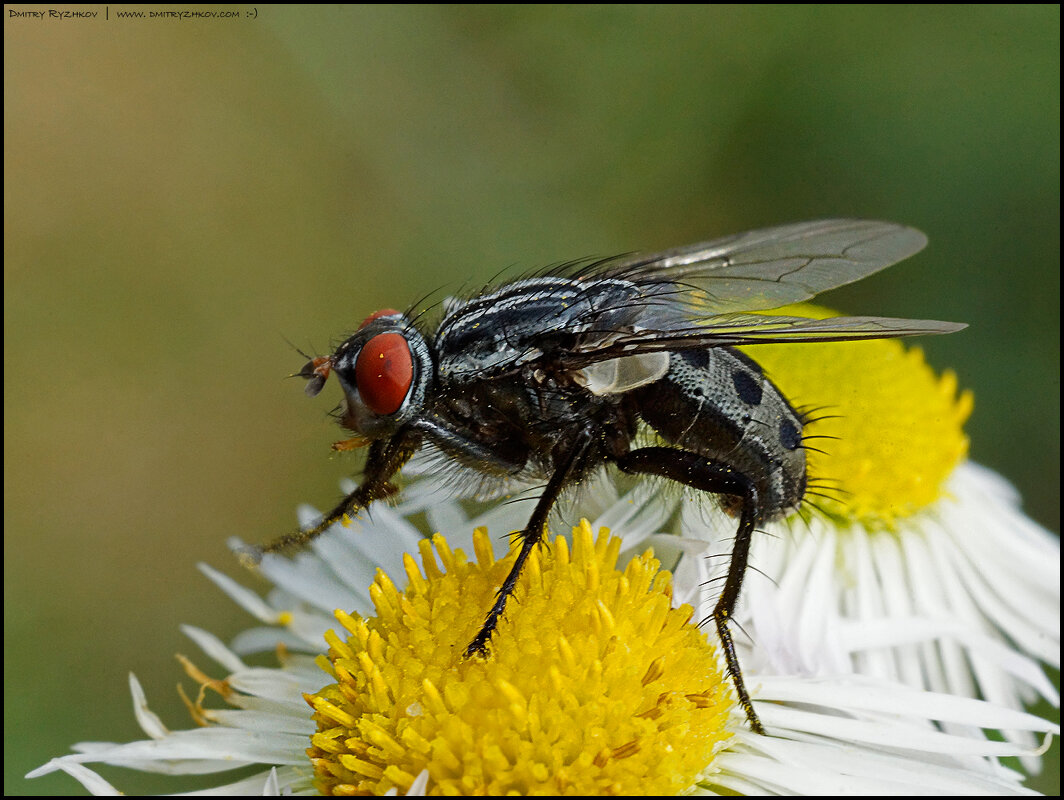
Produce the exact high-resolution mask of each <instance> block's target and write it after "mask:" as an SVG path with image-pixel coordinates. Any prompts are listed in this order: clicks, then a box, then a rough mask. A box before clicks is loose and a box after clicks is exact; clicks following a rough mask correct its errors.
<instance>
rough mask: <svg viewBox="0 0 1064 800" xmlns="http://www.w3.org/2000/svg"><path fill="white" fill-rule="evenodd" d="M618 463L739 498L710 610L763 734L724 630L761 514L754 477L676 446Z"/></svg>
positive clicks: (752, 719)
mask: <svg viewBox="0 0 1064 800" xmlns="http://www.w3.org/2000/svg"><path fill="white" fill-rule="evenodd" d="M616 463H617V466H618V467H619V468H620V469H621V470H622V471H623V472H627V473H630V474H634V475H658V476H661V477H663V478H668V479H669V480H673V481H677V482H678V483H683V484H686V485H687V486H691V487H692V488H695V489H700V490H701V491H704V492H712V493H713V494H726V495H729V496H732V497H736V498H738V500H739V503H740V509H739V529H738V531H736V534H735V545H734V546H733V547H732V555H731V563H730V564H729V565H728V576H727V579H726V580H725V582H724V590H723V591H722V592H721V593H720V598H719V599H718V600H717V605H716V607H715V608H714V609H713V622H714V624H715V625H716V628H717V636H718V637H719V638H720V644H721V647H722V648H723V650H724V661H725V663H726V665H727V668H728V674H729V676H730V677H731V679H732V684H733V685H734V686H735V693H736V694H737V695H738V696H739V704H740V705H741V706H742V707H743V711H745V712H746V719H747V720H748V721H749V723H750V728H751V729H752V730H753V731H754V732H755V733H761V734H763V733H764V732H765V729H764V727H763V726H762V725H761V720H759V719H758V717H757V712H755V711H754V705H753V702H751V700H750V694H749V693H748V692H747V691H746V684H745V683H744V682H743V673H742V670H741V669H740V668H739V658H738V656H736V654H735V644H734V643H733V641H732V636H731V631H730V630H729V629H728V622H729V621H730V620H731V618H732V614H733V613H734V612H735V605H736V603H738V601H739V593H740V591H741V590H742V586H743V576H744V574H745V573H746V562H747V557H748V556H749V554H750V540H751V539H752V538H753V533H754V525H755V524H756V522H757V520H758V518H759V517H760V508H759V499H758V493H757V488H756V487H755V486H754V483H753V481H751V480H750V479H749V478H748V477H747V476H746V475H744V474H742V473H741V472H738V471H736V470H735V469H734V468H733V467H731V466H729V465H727V464H724V463H722V462H719V461H712V460H710V459H708V458H706V457H705V456H701V455H698V454H697V453H692V452H690V451H688V450H680V449H677V448H671V447H644V448H641V449H639V450H632V451H631V452H629V453H626V454H625V455H623V456H620V457H618V458H617V459H616Z"/></svg>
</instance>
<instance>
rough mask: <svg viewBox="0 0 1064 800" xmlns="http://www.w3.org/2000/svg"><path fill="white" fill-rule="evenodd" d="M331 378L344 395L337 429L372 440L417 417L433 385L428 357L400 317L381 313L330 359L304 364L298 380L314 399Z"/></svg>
mask: <svg viewBox="0 0 1064 800" xmlns="http://www.w3.org/2000/svg"><path fill="white" fill-rule="evenodd" d="M332 373H335V374H336V379H337V380H338V381H339V382H340V388H341V389H342V390H343V393H344V397H343V401H342V402H341V405H340V414H339V421H340V424H341V425H342V426H343V427H344V428H346V429H347V430H349V431H351V432H352V433H354V434H356V436H357V437H359V438H361V439H363V440H365V441H372V440H374V439H381V438H385V437H388V436H391V435H392V434H394V433H395V432H396V431H397V430H398V429H399V428H400V427H402V426H403V425H405V424H406V423H407V422H409V421H410V420H412V419H414V418H415V417H417V416H418V415H419V414H420V413H421V410H422V409H423V408H424V406H425V398H426V396H427V394H428V390H429V387H430V385H431V383H432V376H433V362H432V352H431V350H430V348H429V345H428V342H426V341H425V338H424V337H423V336H422V335H421V333H420V332H419V331H418V330H417V329H416V328H415V327H414V326H413V325H412V324H411V323H410V321H409V320H408V319H407V318H406V317H405V316H404V315H403V314H402V313H401V312H399V311H396V310H394V309H390V308H389V309H384V310H383V311H378V312H376V313H375V314H371V315H370V316H368V317H367V318H366V319H365V321H364V322H363V323H362V325H361V326H360V327H359V329H358V331H357V332H356V333H355V334H354V335H352V336H351V337H350V338H348V339H347V340H346V341H345V342H343V344H341V345H340V346H339V347H338V348H336V352H335V353H333V354H332V355H331V356H327V357H323V358H314V359H311V360H310V361H308V362H307V364H306V365H305V366H304V367H303V369H302V370H300V372H299V375H300V376H301V377H303V378H306V379H307V381H308V382H307V386H306V393H307V394H308V395H310V396H311V397H313V396H315V395H317V394H318V393H319V392H320V391H321V390H322V387H324V386H325V382H326V380H328V378H329V375H330V374H332Z"/></svg>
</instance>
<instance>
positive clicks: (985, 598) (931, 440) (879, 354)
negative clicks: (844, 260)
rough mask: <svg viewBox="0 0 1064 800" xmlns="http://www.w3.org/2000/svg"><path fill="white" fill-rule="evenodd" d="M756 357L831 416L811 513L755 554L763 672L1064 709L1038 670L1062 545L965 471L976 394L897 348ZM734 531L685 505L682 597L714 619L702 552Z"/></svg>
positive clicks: (1012, 498)
mask: <svg viewBox="0 0 1064 800" xmlns="http://www.w3.org/2000/svg"><path fill="white" fill-rule="evenodd" d="M801 310H802V313H803V315H805V316H827V312H825V311H823V310H822V309H817V308H815V307H811V306H803V307H801ZM747 349H748V351H749V353H750V355H751V356H753V357H756V358H757V360H758V363H760V364H761V365H762V366H763V367H764V368H765V371H766V373H767V374H768V375H769V376H770V377H771V378H772V379H773V380H774V381H775V382H776V383H777V384H778V385H779V386H780V387H781V388H782V389H783V391H784V394H785V395H786V396H787V397H789V398H790V399H791V400H792V402H794V403H796V404H797V405H799V406H800V407H806V408H812V409H819V410H813V411H810V412H808V413H809V415H810V416H811V418H812V422H811V423H810V424H809V425H807V427H806V430H805V438H804V441H803V443H804V444H805V445H806V446H807V447H808V448H809V449H808V470H809V475H810V476H811V477H810V485H811V487H812V488H811V489H810V495H811V496H810V497H809V500H810V501H811V502H810V503H809V504H808V506H807V507H806V508H805V509H803V510H802V512H801V513H800V514H798V515H794V516H792V517H791V518H789V519H786V520H783V521H780V522H776V523H772V524H769V525H766V526H764V529H763V533H764V535H758V536H755V539H754V542H753V546H752V548H751V556H750V564H751V565H752V567H754V569H752V570H750V571H749V573H748V575H747V580H746V583H745V585H744V591H743V598H742V600H741V603H742V609H741V611H740V612H739V613H738V614H737V616H736V619H737V620H738V621H739V623H740V625H741V627H742V628H743V629H744V630H745V631H747V633H748V634H749V635H750V636H751V637H752V638H753V639H754V640H757V641H759V642H761V643H763V644H764V645H765V646H764V647H760V648H758V649H757V653H756V654H755V655H754V656H753V658H755V659H761V661H759V662H757V664H756V666H757V668H758V669H761V670H764V671H768V672H786V673H788V674H804V675H839V674H845V673H848V672H852V673H854V674H861V675H868V676H874V677H877V678H882V679H888V680H893V681H899V682H902V683H904V684H906V685H908V686H911V687H913V688H918V689H927V690H930V691H935V692H946V693H950V694H955V695H959V696H965V697H981V698H984V699H986V700H989V701H992V702H994V703H996V704H999V705H1002V706H1005V707H1008V708H1015V709H1021V708H1023V707H1024V705H1025V704H1026V703H1030V702H1031V701H1033V700H1034V699H1036V698H1037V697H1042V698H1045V699H1046V700H1048V701H1049V702H1050V703H1052V704H1054V705H1059V696H1058V693H1057V691H1056V690H1055V689H1054V687H1053V685H1052V683H1050V681H1049V680H1048V679H1047V678H1046V676H1045V674H1044V672H1043V670H1042V667H1041V666H1040V663H1039V662H1041V663H1042V664H1048V665H1050V666H1052V667H1054V668H1055V669H1059V668H1060V542H1059V539H1058V538H1057V537H1055V536H1053V535H1052V534H1050V533H1049V532H1048V531H1046V530H1044V529H1043V528H1041V527H1040V526H1038V525H1037V524H1035V523H1034V522H1033V521H1031V520H1030V519H1028V518H1027V517H1026V516H1024V515H1023V513H1022V512H1021V511H1020V504H1019V498H1018V496H1017V494H1016V492H1015V490H1013V488H1012V487H1011V486H1010V485H1009V484H1008V483H1006V482H1005V481H1004V480H1003V479H1002V478H1001V477H999V476H998V475H996V474H994V473H993V472H991V471H989V470H987V469H985V468H983V467H980V466H979V465H977V464H974V463H972V462H970V461H968V460H967V459H966V456H967V449H968V440H967V438H966V436H965V435H964V432H963V427H962V426H963V424H964V422H965V420H966V419H967V417H968V416H969V414H970V413H971V409H972V397H971V394H970V393H968V392H960V393H958V387H957V379H956V377H955V376H954V375H953V374H952V373H946V374H945V375H942V376H937V375H936V374H935V373H934V372H933V371H932V370H931V368H930V367H929V366H928V365H927V364H926V362H925V361H924V359H923V355H922V353H921V351H920V350H919V349H916V348H907V347H905V346H904V345H903V344H902V343H901V342H899V341H897V340H878V341H867V342H848V343H834V344H803V345H801V346H800V347H799V346H794V345H788V346H780V345H765V346H759V347H756V348H747ZM734 527H735V523H734V521H733V520H731V519H730V518H728V517H726V516H724V515H721V514H713V513H707V512H706V511H705V507H704V506H702V505H699V504H696V503H686V504H685V508H684V509H683V512H682V524H681V536H682V538H683V541H684V543H685V546H686V553H687V557H686V558H685V559H684V560H683V561H682V562H681V563H680V565H679V566H678V568H677V573H676V575H677V587H678V595H679V596H680V597H681V599H683V600H685V601H688V602H692V603H693V604H694V605H695V606H696V607H697V608H698V609H699V613H700V614H701V615H703V616H704V615H707V614H708V613H709V611H710V610H711V609H712V607H713V604H714V603H715V597H714V596H713V593H712V592H710V591H707V588H706V587H707V586H708V587H712V586H719V582H718V581H719V580H720V576H721V575H722V574H723V572H724V571H725V570H726V568H727V561H726V559H722V558H709V559H707V558H704V557H703V556H706V555H711V554H719V553H721V552H725V553H726V552H727V550H728V547H727V542H728V541H729V540H730V537H732V536H733V535H734ZM747 665H749V666H753V664H750V663H749V662H744V666H747ZM949 729H951V730H956V731H961V730H963V726H962V727H950V728H949ZM1005 734H1006V736H1008V737H1009V738H1010V739H1012V740H1014V741H1016V742H1017V743H1020V744H1023V745H1024V746H1027V747H1030V746H1033V744H1034V741H1035V739H1034V738H1033V737H1032V736H1031V735H1030V734H1029V733H1024V732H1020V731H1005ZM1029 766H1033V764H1029Z"/></svg>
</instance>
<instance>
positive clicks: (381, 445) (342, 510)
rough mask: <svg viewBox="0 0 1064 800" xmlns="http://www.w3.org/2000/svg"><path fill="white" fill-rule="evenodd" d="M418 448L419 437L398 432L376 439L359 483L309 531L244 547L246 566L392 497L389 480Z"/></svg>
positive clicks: (296, 544)
mask: <svg viewBox="0 0 1064 800" xmlns="http://www.w3.org/2000/svg"><path fill="white" fill-rule="evenodd" d="M420 445H421V440H420V437H419V436H417V435H412V434H410V433H408V432H405V431H401V432H400V433H398V434H396V435H395V436H393V437H392V438H391V439H378V440H377V441H375V442H373V443H371V444H370V446H369V456H368V457H367V459H366V468H365V470H364V472H363V479H362V484H361V485H360V486H359V487H358V488H356V489H355V490H354V491H353V492H351V494H349V495H347V497H345V498H344V499H343V500H341V501H340V502H339V503H337V505H336V507H335V508H333V510H332V511H330V512H329V513H327V514H326V515H325V516H323V517H322V518H321V521H320V522H319V523H318V524H317V525H315V526H314V527H313V528H309V529H307V530H300V531H296V532H295V533H289V534H287V535H285V536H280V537H278V538H276V539H274V540H273V541H272V542H269V543H267V544H264V545H260V546H255V545H252V546H250V547H247V548H245V549H244V550H243V551H242V552H241V553H240V556H241V558H242V559H243V560H244V562H245V563H247V564H248V565H250V566H254V565H256V564H258V563H259V562H260V561H262V557H263V555H265V554H266V553H276V552H279V551H282V550H287V549H288V548H290V547H299V546H302V545H304V544H306V543H307V542H309V541H311V540H312V539H315V538H317V537H318V536H320V535H321V534H323V533H324V532H325V531H327V530H328V529H329V528H331V527H332V526H333V525H334V524H336V523H337V522H339V521H340V520H342V519H343V518H344V517H346V516H350V515H351V514H354V513H356V512H357V511H359V510H361V509H363V508H365V507H366V506H368V505H369V504H370V503H372V502H374V501H376V500H382V499H384V498H385V497H389V496H390V495H393V494H395V492H396V488H395V486H393V485H392V483H391V479H392V478H393V477H394V476H395V473H397V472H398V471H399V468H400V467H402V466H403V464H405V463H406V462H407V461H409V460H410V457H411V456H412V455H413V454H414V453H415V452H416V451H417V449H418V447H419V446H420Z"/></svg>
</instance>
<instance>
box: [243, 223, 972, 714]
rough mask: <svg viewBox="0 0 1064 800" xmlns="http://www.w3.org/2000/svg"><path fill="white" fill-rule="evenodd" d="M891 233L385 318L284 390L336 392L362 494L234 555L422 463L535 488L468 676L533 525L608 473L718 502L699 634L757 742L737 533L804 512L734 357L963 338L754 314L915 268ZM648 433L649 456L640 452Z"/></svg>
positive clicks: (727, 250)
mask: <svg viewBox="0 0 1064 800" xmlns="http://www.w3.org/2000/svg"><path fill="white" fill-rule="evenodd" d="M926 242H927V240H926V238H925V236H924V235H923V234H922V233H920V232H919V231H917V230H914V229H912V228H908V227H905V226H902V225H898V224H895V223H890V222H873V221H865V220H847V219H838V220H823V221H818V222H803V223H797V224H792V225H784V226H781V227H775V228H768V229H765V230H758V231H751V232H748V233H742V234H738V235H735V236H729V237H726V238H723V239H718V240H715V241H712V242H707V243H703V244H696V245H691V246H688V247H680V248H677V249H674V250H667V251H665V252H662V253H653V254H650V255H634V256H633V255H629V256H621V257H617V258H610V259H606V260H602V261H595V262H591V263H589V262H579V263H576V264H570V265H566V266H564V267H559V268H555V269H550V270H545V271H543V272H541V273H538V274H536V275H533V276H531V277H527V278H524V279H522V280H517V281H514V282H512V283H507V284H505V285H501V286H498V287H497V288H494V289H492V290H489V291H487V292H485V293H483V294H480V295H479V296H475V297H470V298H468V299H466V300H460V301H455V300H452V301H449V302H448V303H447V305H446V307H445V309H444V312H443V315H442V319H441V320H440V322H439V323H438V324H437V325H436V326H435V327H434V329H432V330H429V329H428V328H427V326H425V325H424V324H423V323H422V322H421V320H419V319H418V318H413V317H412V315H408V314H404V313H401V312H399V311H395V310H392V309H386V310H384V311H378V312H377V313H375V314H373V315H371V316H369V317H368V318H367V319H366V320H365V321H364V322H363V323H362V326H361V327H360V328H359V329H358V331H357V332H356V333H354V334H353V335H352V336H350V337H349V338H347V339H346V340H345V341H344V342H342V343H341V344H340V346H339V347H337V348H336V351H335V352H334V353H333V354H332V355H330V356H325V357H321V358H315V359H312V360H311V361H310V362H308V363H307V365H306V366H305V367H304V368H303V370H302V371H301V372H300V373H299V374H300V375H301V376H302V377H304V378H306V379H307V381H308V383H307V386H306V391H307V393H308V394H309V395H312V396H313V395H316V394H318V393H319V392H320V391H321V389H322V387H323V386H324V384H325V382H326V381H327V379H328V378H329V376H330V375H333V374H335V375H336V379H337V381H338V382H339V384H340V388H341V389H342V390H343V400H342V403H341V406H340V409H339V413H338V415H337V416H338V419H339V422H340V425H341V426H342V427H344V428H346V429H347V430H348V431H350V432H351V433H353V434H354V436H355V438H353V439H350V440H347V442H345V443H340V446H343V447H350V446H355V445H366V446H368V457H367V460H366V465H365V471H364V477H363V480H362V484H361V485H360V486H359V487H358V488H356V489H355V490H354V491H352V492H351V493H350V494H349V495H347V497H345V498H344V499H343V500H342V501H341V502H340V503H338V504H337V505H336V507H335V508H333V509H332V510H331V511H330V512H328V513H327V514H325V516H324V517H323V518H322V519H321V521H320V522H319V523H318V524H317V525H315V526H314V527H313V528H311V529H309V530H304V531H300V532H298V533H293V534H290V535H288V536H283V537H281V538H279V539H277V540H275V541H273V542H271V543H269V544H267V545H265V546H263V547H260V548H252V549H251V550H250V552H249V556H250V558H251V560H252V561H255V560H257V559H258V558H260V557H261V555H262V554H263V553H268V552H274V551H278V550H281V549H284V548H286V547H289V546H294V545H301V544H304V543H306V542H307V541H309V540H311V539H313V538H314V537H316V536H318V535H319V534H321V533H322V532H324V531H325V530H327V529H328V528H329V527H331V526H332V525H333V524H334V523H336V522H337V521H340V520H344V519H345V518H346V517H347V515H350V514H353V513H354V512H356V511H358V510H359V509H362V508H365V507H366V506H368V505H369V504H371V503H373V502H374V501H376V500H380V499H382V498H385V497H388V496H390V495H392V494H394V493H395V492H397V491H398V490H397V488H396V487H395V486H394V485H393V484H392V479H393V478H394V477H395V476H396V474H397V473H398V472H399V470H400V468H401V467H402V466H403V465H404V464H405V463H406V462H407V461H408V460H409V459H410V458H411V456H413V455H414V453H416V452H417V451H419V450H421V449H422V448H435V450H436V451H437V452H438V453H439V454H442V456H443V458H444V460H445V461H446V463H447V464H448V465H449V466H453V467H454V468H456V469H457V470H459V471H461V472H464V473H466V474H467V475H468V476H472V477H474V478H476V479H477V481H478V482H479V485H481V486H483V485H485V484H487V485H491V484H493V483H494V484H499V485H502V484H505V483H506V482H508V481H513V482H515V483H521V482H523V483H527V482H539V483H540V484H542V485H543V490H542V493H541V494H540V495H539V496H538V499H537V500H536V504H535V508H534V510H533V511H532V513H531V516H530V517H529V520H528V524H527V525H525V527H524V529H523V530H521V531H519V532H518V534H517V536H518V540H519V542H520V549H519V552H518V554H517V559H516V561H515V562H514V564H513V567H512V568H511V570H510V572H509V574H508V576H507V578H506V580H505V581H504V583H503V584H502V586H501V588H500V589H499V591H498V594H497V595H496V598H495V601H494V604H493V605H492V607H491V608H490V609H489V610H488V612H487V616H486V617H485V620H484V623H483V625H482V626H481V628H480V631H479V632H478V633H477V634H476V636H475V637H474V638H473V640H472V641H471V642H470V643H469V646H468V647H467V648H466V655H467V656H470V657H471V656H474V655H478V654H479V655H486V653H487V649H488V644H489V641H490V639H491V636H492V632H493V631H494V630H495V628H496V626H497V625H498V624H499V619H500V617H501V616H502V613H503V611H504V609H505V608H506V603H507V600H508V599H509V598H510V596H511V595H512V594H513V591H514V587H515V585H516V583H517V579H518V577H519V576H520V574H521V571H522V569H523V568H524V566H525V562H526V561H527V560H528V557H529V554H530V553H531V552H532V551H533V549H534V548H535V547H536V546H537V545H538V544H539V543H540V542H541V541H542V540H543V538H544V535H545V527H546V524H547V519H548V516H549V514H550V512H551V509H552V508H553V507H554V505H555V504H556V503H557V502H558V500H559V498H560V497H562V495H563V494H564V493H566V491H567V490H569V489H570V488H572V487H574V486H576V485H578V484H580V483H581V482H582V481H585V480H586V479H588V478H589V477H590V476H591V474H592V473H593V472H595V471H597V470H599V469H600V468H602V467H604V466H609V465H612V466H614V467H616V468H617V469H619V470H620V471H621V472H624V473H627V474H630V475H649V476H658V477H661V478H666V479H668V480H671V481H675V482H677V483H679V484H683V485H685V486H689V487H692V488H694V489H698V490H701V491H703V492H707V493H710V494H713V495H721V496H722V501H723V504H724V506H725V508H726V510H728V511H729V513H732V514H733V515H734V516H735V517H737V519H738V523H737V532H736V536H735V543H734V546H733V548H732V552H731V561H730V564H729V567H728V573H727V577H726V580H725V584H724V588H723V590H722V592H721V594H720V598H719V600H718V601H717V604H716V607H715V608H714V611H713V615H712V616H713V621H714V624H715V626H716V630H717V635H718V636H719V638H720V642H721V645H722V648H723V651H724V656H725V660H726V663H727V669H728V672H729V674H730V675H731V679H732V681H733V683H734V685H735V689H736V694H737V695H738V698H739V702H740V703H741V705H742V707H743V709H744V711H745V712H746V716H747V719H748V720H749V723H750V726H751V728H752V729H753V730H755V731H757V732H759V733H763V732H764V729H763V727H762V725H761V722H760V721H759V719H758V717H757V714H756V713H755V711H754V707H753V705H752V703H751V701H750V696H749V694H748V693H747V690H746V687H745V686H744V684H743V679H742V673H741V671H740V668H739V661H738V658H737V656H736V653H735V647H734V644H733V642H732V636H731V632H730V630H729V627H728V623H729V621H730V620H731V617H732V614H733V612H734V610H735V606H736V603H737V601H738V599H739V594H740V591H741V589H742V582H743V576H744V573H745V571H746V562H747V556H748V553H749V550H750V541H751V537H752V535H753V533H754V531H755V529H756V528H757V527H758V526H759V525H762V524H764V523H766V522H768V521H769V520H772V519H775V518H778V517H781V516H783V515H784V514H786V513H787V512H789V511H791V510H793V509H795V508H797V507H798V505H799V504H800V503H801V501H802V498H803V496H804V494H805V492H806V484H807V476H806V458H805V448H804V447H803V427H804V425H805V423H806V422H807V420H806V418H805V417H804V416H803V414H802V413H801V412H800V411H798V410H796V409H795V407H794V406H793V405H791V403H790V402H789V401H788V400H787V398H786V397H784V395H783V393H782V392H781V391H780V390H779V389H778V388H777V387H776V386H775V385H774V384H773V383H772V381H771V380H770V379H769V378H768V377H767V376H766V375H765V374H764V372H763V371H762V370H761V368H760V367H759V366H758V365H757V363H756V362H755V361H753V360H752V359H751V358H749V357H748V356H746V355H744V354H743V353H740V352H739V351H738V350H736V349H735V348H736V346H739V345H751V344H759V343H768V342H773V343H779V342H831V341H843V340H856V339H878V338H886V337H896V336H918V335H923V334H937V333H950V332H952V331H956V330H960V329H961V328H963V327H965V326H964V325H959V324H954V323H950V322H937V321H929V320H911V319H890V318H884V317H837V318H832V319H816V320H814V319H806V318H800V317H791V316H773V315H766V314H759V313H756V312H760V311H767V310H770V309H775V308H778V307H780V306H783V305H787V304H790V303H796V302H799V301H802V300H807V299H809V298H811V297H813V296H814V295H816V294H818V293H820V292H823V291H826V290H828V289H833V288H835V287H837V286H842V285H844V284H847V283H851V282H853V281H856V280H859V279H861V278H864V277H865V276H867V275H871V274H872V273H874V272H877V271H879V270H881V269H883V268H884V267H887V266H890V265H891V264H894V263H896V262H898V261H901V260H902V259H904V258H907V257H909V256H911V255H913V254H914V253H916V252H918V251H919V250H921V249H922V248H923V247H924V245H925V244H926ZM647 428H649V429H650V430H651V431H652V432H653V434H654V435H655V436H656V441H655V443H654V444H650V445H645V446H644V445H640V444H638V442H642V441H644V440H645V437H644V439H637V436H638V434H639V433H640V431H641V430H646V429H647Z"/></svg>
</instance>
